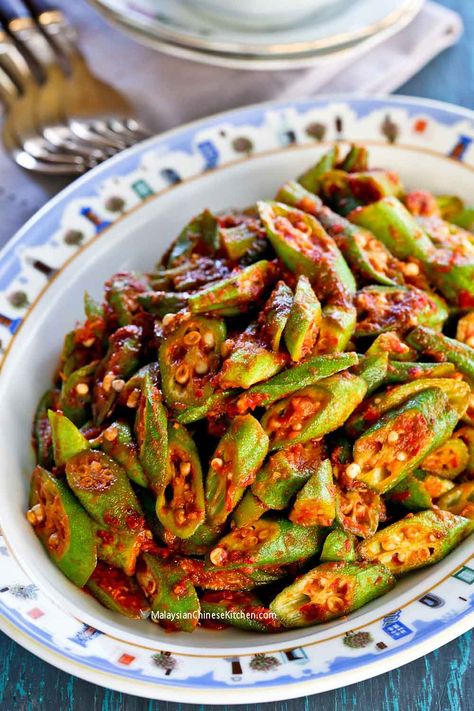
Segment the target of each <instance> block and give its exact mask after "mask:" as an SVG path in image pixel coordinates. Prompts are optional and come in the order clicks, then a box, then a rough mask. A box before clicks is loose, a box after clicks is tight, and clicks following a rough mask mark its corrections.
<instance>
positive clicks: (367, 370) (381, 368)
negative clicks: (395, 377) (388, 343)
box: [353, 353, 388, 395]
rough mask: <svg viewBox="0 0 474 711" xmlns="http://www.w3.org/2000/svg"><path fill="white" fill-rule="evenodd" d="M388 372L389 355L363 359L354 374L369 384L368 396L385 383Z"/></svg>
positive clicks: (381, 354)
mask: <svg viewBox="0 0 474 711" xmlns="http://www.w3.org/2000/svg"><path fill="white" fill-rule="evenodd" d="M387 371H388V353H380V354H379V355H366V356H364V357H363V358H361V360H360V362H359V364H358V365H356V366H355V367H354V368H353V372H354V373H355V374H356V375H359V376H360V377H361V378H363V379H364V380H365V382H366V383H367V395H371V394H372V393H373V392H374V390H377V389H378V388H379V387H380V386H381V385H382V383H384V382H385V380H386V377H387Z"/></svg>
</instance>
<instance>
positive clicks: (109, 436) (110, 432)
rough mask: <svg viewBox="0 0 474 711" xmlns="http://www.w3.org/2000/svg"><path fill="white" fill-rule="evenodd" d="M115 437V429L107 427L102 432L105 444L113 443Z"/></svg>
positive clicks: (116, 432)
mask: <svg viewBox="0 0 474 711" xmlns="http://www.w3.org/2000/svg"><path fill="white" fill-rule="evenodd" d="M117 435H118V431H117V428H116V427H108V428H107V429H106V430H105V432H104V438H105V439H106V440H107V442H113V441H114V439H117Z"/></svg>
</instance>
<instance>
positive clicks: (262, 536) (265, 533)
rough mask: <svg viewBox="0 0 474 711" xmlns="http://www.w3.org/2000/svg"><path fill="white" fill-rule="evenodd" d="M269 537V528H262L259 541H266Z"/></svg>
mask: <svg viewBox="0 0 474 711" xmlns="http://www.w3.org/2000/svg"><path fill="white" fill-rule="evenodd" d="M269 535H270V531H269V530H268V529H267V528H262V530H261V531H259V532H258V540H259V541H266V539H267V538H268V536H269Z"/></svg>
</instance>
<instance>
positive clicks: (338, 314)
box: [315, 304, 357, 354]
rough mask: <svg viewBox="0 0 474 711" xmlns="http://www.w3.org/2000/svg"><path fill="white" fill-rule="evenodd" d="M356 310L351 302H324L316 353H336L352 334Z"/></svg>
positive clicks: (344, 347) (354, 326) (343, 348)
mask: <svg viewBox="0 0 474 711" xmlns="http://www.w3.org/2000/svg"><path fill="white" fill-rule="evenodd" d="M356 322H357V311H356V309H355V308H354V306H353V305H352V304H326V306H324V307H323V310H322V319H321V323H320V324H319V335H318V340H317V343H316V348H315V352H316V353H323V354H324V353H325V354H329V353H338V352H341V351H344V350H345V349H346V348H347V345H348V343H349V341H350V340H351V338H352V336H353V335H354V331H355V328H356Z"/></svg>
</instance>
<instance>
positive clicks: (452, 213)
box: [436, 195, 474, 232]
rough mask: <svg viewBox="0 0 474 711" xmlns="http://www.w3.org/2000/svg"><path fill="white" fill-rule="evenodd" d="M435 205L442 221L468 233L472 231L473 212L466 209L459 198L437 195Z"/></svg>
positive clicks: (470, 209) (469, 208) (473, 225)
mask: <svg viewBox="0 0 474 711" xmlns="http://www.w3.org/2000/svg"><path fill="white" fill-rule="evenodd" d="M436 203H437V205H438V208H439V210H440V212H441V217H442V218H443V219H444V220H447V221H448V222H451V223H452V224H453V225H457V226H458V227H462V228H463V229H465V230H469V231H470V232H472V231H473V229H474V210H473V209H472V207H466V206H465V205H464V202H463V201H462V200H461V198H459V197H457V196H456V195H437V196H436Z"/></svg>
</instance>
